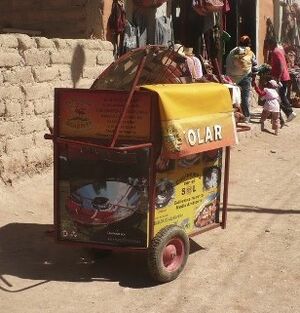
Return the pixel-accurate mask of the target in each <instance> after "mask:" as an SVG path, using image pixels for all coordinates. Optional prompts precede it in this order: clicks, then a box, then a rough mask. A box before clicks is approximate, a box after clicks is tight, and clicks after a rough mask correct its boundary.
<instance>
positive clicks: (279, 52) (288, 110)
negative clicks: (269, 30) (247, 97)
mask: <svg viewBox="0 0 300 313" xmlns="http://www.w3.org/2000/svg"><path fill="white" fill-rule="evenodd" d="M270 49H271V51H272V59H271V66H272V70H271V75H272V77H273V78H274V79H275V80H276V81H277V82H278V83H279V90H278V92H279V96H280V99H281V104H280V107H281V109H282V111H283V112H284V114H285V115H286V117H287V119H286V121H287V122H290V121H292V120H293V119H294V118H295V117H296V113H295V112H294V111H293V109H292V106H291V103H290V101H289V99H288V97H287V93H288V86H289V82H290V80H291V78H290V74H289V71H288V66H287V62H286V58H285V52H284V50H283V48H281V47H279V46H278V44H277V41H276V40H272V42H271V43H270Z"/></svg>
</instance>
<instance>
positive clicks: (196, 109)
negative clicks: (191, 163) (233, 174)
mask: <svg viewBox="0 0 300 313" xmlns="http://www.w3.org/2000/svg"><path fill="white" fill-rule="evenodd" d="M142 88H143V89H147V90H150V91H152V92H155V93H157V94H158V97H159V110H160V122H161V128H162V137H163V153H164V155H165V156H166V157H168V158H179V157H183V156H187V155H191V154H195V153H199V152H203V151H207V150H213V149H218V148H221V147H225V146H230V145H233V144H235V143H236V141H237V138H236V129H235V121H234V115H233V109H232V101H231V96H230V92H229V90H228V88H227V87H226V86H223V85H222V84H218V83H194V84H165V85H146V86H142Z"/></svg>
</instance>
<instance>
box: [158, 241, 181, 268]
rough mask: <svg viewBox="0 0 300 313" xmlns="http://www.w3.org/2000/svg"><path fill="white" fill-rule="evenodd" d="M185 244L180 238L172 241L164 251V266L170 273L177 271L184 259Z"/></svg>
mask: <svg viewBox="0 0 300 313" xmlns="http://www.w3.org/2000/svg"><path fill="white" fill-rule="evenodd" d="M184 253H185V252H184V242H183V241H182V240H181V239H180V238H173V239H171V240H170V241H169V242H168V243H167V244H166V246H165V247H164V249H163V252H162V264H163V266H164V267H165V269H166V270H167V271H168V272H173V271H176V270H177V269H178V268H179V267H180V266H181V264H182V262H183V259H184Z"/></svg>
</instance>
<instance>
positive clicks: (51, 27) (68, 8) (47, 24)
mask: <svg viewBox="0 0 300 313" xmlns="http://www.w3.org/2000/svg"><path fill="white" fill-rule="evenodd" d="M110 8H111V0H105V1H104V0H25V1H24V0H1V1H0V12H1V14H0V32H1V29H3V28H4V29H7V28H17V29H22V30H32V31H39V32H40V35H41V36H45V37H47V38H55V37H57V38H89V37H90V36H91V35H93V36H96V37H97V38H101V39H103V36H104V32H105V25H106V23H107V14H108V10H110ZM104 15H105V18H104ZM4 32H5V31H4Z"/></svg>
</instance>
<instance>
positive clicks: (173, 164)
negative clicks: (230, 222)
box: [154, 149, 222, 234]
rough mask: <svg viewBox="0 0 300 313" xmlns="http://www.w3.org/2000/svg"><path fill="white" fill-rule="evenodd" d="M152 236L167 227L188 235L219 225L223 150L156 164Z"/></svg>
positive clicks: (166, 160) (161, 159)
mask: <svg viewBox="0 0 300 313" xmlns="http://www.w3.org/2000/svg"><path fill="white" fill-rule="evenodd" d="M156 166H157V171H158V174H157V177H156V210H155V225H154V233H155V234H156V233H157V232H158V231H159V230H160V229H162V228H163V227H165V226H167V225H170V224H177V225H179V226H181V227H183V228H184V229H185V230H186V232H187V233H188V234H192V233H196V232H197V231H199V229H200V228H201V227H203V226H207V225H209V224H212V223H215V222H218V220H219V203H220V189H221V172H222V149H217V150H211V151H207V152H203V153H198V154H194V155H191V156H188V157H185V158H181V159H178V160H171V159H163V158H162V157H160V158H159V159H158V161H157V164H156Z"/></svg>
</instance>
